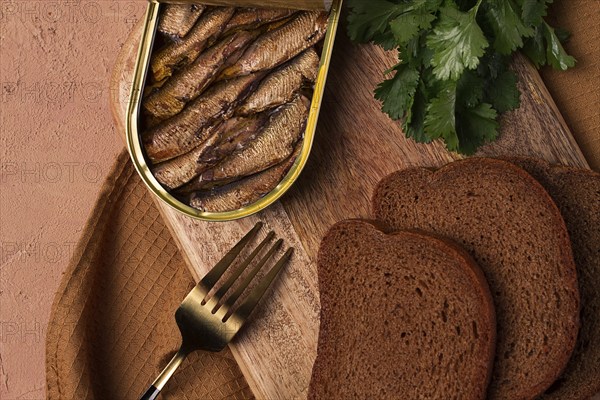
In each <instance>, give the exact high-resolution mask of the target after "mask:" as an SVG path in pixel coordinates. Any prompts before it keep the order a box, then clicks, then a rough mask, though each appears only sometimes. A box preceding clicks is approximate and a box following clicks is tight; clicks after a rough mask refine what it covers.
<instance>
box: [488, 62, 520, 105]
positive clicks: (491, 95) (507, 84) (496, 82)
mask: <svg viewBox="0 0 600 400" xmlns="http://www.w3.org/2000/svg"><path fill="white" fill-rule="evenodd" d="M520 97H521V93H520V92H519V89H518V88H517V76H516V75H515V74H514V72H512V71H504V72H503V73H502V74H500V75H498V77H497V78H496V79H493V80H492V81H491V82H490V84H489V85H488V88H487V96H486V98H487V99H488V100H489V101H490V102H491V103H492V106H493V107H494V109H496V110H497V111H498V112H499V113H504V112H506V111H510V110H515V109H517V108H519V105H520V104H521V99H520Z"/></svg>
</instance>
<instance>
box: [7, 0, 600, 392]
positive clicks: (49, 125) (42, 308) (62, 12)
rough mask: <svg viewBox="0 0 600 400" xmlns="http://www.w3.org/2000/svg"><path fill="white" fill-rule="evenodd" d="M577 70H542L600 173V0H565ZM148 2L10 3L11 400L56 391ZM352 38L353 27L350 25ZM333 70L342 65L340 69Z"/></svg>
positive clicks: (559, 12)
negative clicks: (60, 351) (62, 340)
mask: <svg viewBox="0 0 600 400" xmlns="http://www.w3.org/2000/svg"><path fill="white" fill-rule="evenodd" d="M555 3H556V4H554V5H553V6H552V12H553V15H554V16H558V17H559V22H560V23H559V24H558V25H560V26H563V27H565V28H567V29H569V30H571V32H572V33H573V37H572V39H571V41H570V42H569V43H568V44H567V45H566V48H567V49H568V50H569V51H570V52H571V53H572V54H574V55H575V56H576V57H577V59H578V61H579V62H578V65H577V68H576V69H574V70H572V71H569V72H566V73H562V72H561V73H556V72H554V71H547V70H544V71H543V72H542V74H543V77H544V79H545V80H546V82H547V84H548V87H549V89H550V91H551V92H552V94H553V95H554V99H555V101H556V103H557V104H558V106H559V108H560V110H561V111H562V113H563V115H564V117H565V119H566V121H567V123H568V124H569V126H570V127H571V129H572V131H573V133H574V135H575V136H576V138H577V140H578V142H579V144H580V146H581V147H582V150H583V152H584V153H585V154H586V156H587V157H588V161H589V162H590V164H591V165H592V166H593V167H594V169H596V170H600V113H599V112H598V110H599V109H600V92H599V90H598V88H599V87H600V1H598V0H572V1H566V0H556V1H555ZM145 4H146V3H145V1H144V0H132V1H129V0H120V1H110V0H100V1H91V0H81V1H79V2H68V1H59V2H48V3H44V2H41V1H28V0H19V1H10V2H9V1H6V0H2V1H0V82H1V84H2V87H1V90H2V104H1V108H0V162H1V169H0V184H1V186H0V240H1V253H0V256H1V259H0V398H1V399H2V400H13V399H29V400H37V399H44V398H45V371H44V357H45V356H44V354H45V348H44V338H45V336H46V327H47V324H48V317H49V312H50V307H51V305H52V299H53V296H54V293H55V291H56V290H57V289H58V286H59V283H60V279H61V277H62V274H63V273H64V272H65V269H66V267H67V264H68V261H69V259H70V257H71V256H72V255H73V253H74V251H75V243H76V242H77V240H78V239H79V236H80V234H81V232H82V230H83V227H84V224H85V222H86V220H87V218H88V216H89V214H90V212H91V210H92V207H93V205H94V201H95V199H96V198H97V196H98V190H99V188H100V186H101V185H102V183H103V181H104V177H105V176H106V175H107V174H108V172H109V169H110V166H111V165H112V164H113V161H114V159H115V157H116V155H117V154H118V152H119V151H120V149H121V148H122V145H121V142H120V141H119V139H117V135H116V133H115V132H114V128H113V126H112V121H111V117H110V113H109V110H108V98H109V91H110V90H111V88H110V87H109V86H108V85H109V84H108V82H109V77H110V71H111V68H112V65H113V63H114V59H115V57H116V55H117V53H118V50H119V48H120V46H121V45H122V43H123V41H124V40H125V38H126V37H127V33H128V32H129V30H130V29H131V27H132V26H133V24H134V23H135V22H136V21H137V19H139V18H140V17H141V16H142V14H143V12H144V9H145ZM341 34H343V33H341ZM333 73H334V71H333Z"/></svg>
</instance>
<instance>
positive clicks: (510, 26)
mask: <svg viewBox="0 0 600 400" xmlns="http://www.w3.org/2000/svg"><path fill="white" fill-rule="evenodd" d="M486 15H487V17H488V21H489V23H490V26H491V27H492V30H493V31H494V34H495V36H496V39H495V40H494V48H495V49H496V50H497V51H498V53H500V54H510V53H512V52H513V51H515V50H516V49H518V48H521V47H523V37H530V36H533V34H534V30H533V29H532V28H530V27H528V26H525V24H524V23H523V22H522V21H521V18H519V15H518V14H517V11H515V6H514V5H513V4H512V1H511V0H493V1H490V3H489V6H488V7H487V12H486Z"/></svg>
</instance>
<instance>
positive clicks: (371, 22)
mask: <svg viewBox="0 0 600 400" xmlns="http://www.w3.org/2000/svg"><path fill="white" fill-rule="evenodd" d="M349 6H350V7H351V8H352V13H351V14H350V16H349V17H348V35H349V36H350V39H352V40H353V41H355V42H358V43H368V42H370V41H372V40H374V39H375V38H377V37H379V38H380V39H381V37H385V33H386V32H389V29H390V27H389V24H390V21H392V20H393V19H394V18H395V17H396V16H398V15H399V14H400V13H401V12H402V11H403V10H404V6H403V5H401V4H400V5H399V4H394V3H393V2H389V1H387V0H369V1H364V0H350V1H349Z"/></svg>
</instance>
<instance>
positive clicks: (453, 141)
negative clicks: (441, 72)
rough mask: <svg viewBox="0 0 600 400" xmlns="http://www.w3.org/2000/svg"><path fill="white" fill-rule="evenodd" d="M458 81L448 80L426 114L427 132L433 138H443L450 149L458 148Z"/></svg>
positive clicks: (428, 107)
mask: <svg viewBox="0 0 600 400" xmlns="http://www.w3.org/2000/svg"><path fill="white" fill-rule="evenodd" d="M455 110H456V82H454V81H446V83H445V85H444V88H443V89H442V90H440V92H439V93H438V95H437V97H435V98H434V99H433V100H431V102H430V103H429V105H428V106H427V113H426V115H425V134H426V135H427V136H429V137H430V138H432V139H438V138H443V139H444V141H445V142H446V146H447V147H448V149H450V150H457V149H458V136H456V116H455Z"/></svg>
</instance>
